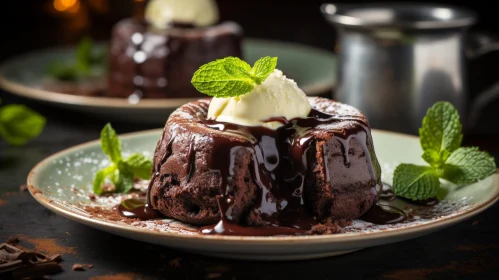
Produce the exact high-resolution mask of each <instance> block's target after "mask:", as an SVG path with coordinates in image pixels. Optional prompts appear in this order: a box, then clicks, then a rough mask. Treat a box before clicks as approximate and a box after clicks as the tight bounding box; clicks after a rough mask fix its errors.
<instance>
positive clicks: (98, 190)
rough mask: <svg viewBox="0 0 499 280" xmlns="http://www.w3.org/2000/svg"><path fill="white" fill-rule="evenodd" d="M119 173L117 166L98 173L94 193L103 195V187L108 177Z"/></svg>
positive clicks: (110, 166) (112, 165) (113, 165)
mask: <svg viewBox="0 0 499 280" xmlns="http://www.w3.org/2000/svg"><path fill="white" fill-rule="evenodd" d="M116 171H117V167H116V165H115V164H111V165H109V166H108V167H106V168H104V169H101V170H99V171H97V173H96V174H95V176H94V183H93V191H94V193H95V194H102V193H103V190H102V185H103V184H104V182H105V180H106V178H107V177H109V176H111V175H112V174H114V173H115V172H116Z"/></svg>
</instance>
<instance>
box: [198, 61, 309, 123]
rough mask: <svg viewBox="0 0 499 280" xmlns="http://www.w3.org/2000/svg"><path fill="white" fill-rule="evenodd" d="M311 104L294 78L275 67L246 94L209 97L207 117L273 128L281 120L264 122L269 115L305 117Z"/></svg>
mask: <svg viewBox="0 0 499 280" xmlns="http://www.w3.org/2000/svg"><path fill="white" fill-rule="evenodd" d="M310 110H311V107H310V103H309V102H308V99H307V96H306V95H305V93H304V92H303V91H302V90H301V89H300V88H299V87H298V86H297V85H296V82H295V81H293V80H291V79H288V78H286V76H284V75H283V73H282V72H281V71H280V70H278V69H275V70H274V72H272V73H271V74H270V75H269V76H268V77H267V79H265V81H264V82H263V83H261V84H260V85H257V86H255V88H254V89H253V90H252V91H251V92H250V93H248V94H244V95H240V96H236V97H228V98H218V97H214V98H213V99H212V100H211V103H210V107H209V109H208V119H212V120H216V121H219V122H228V123H235V124H239V125H245V126H265V127H268V128H271V129H276V128H278V127H280V126H282V125H283V124H282V123H280V122H277V121H271V122H264V121H266V120H269V119H271V118H273V117H284V118H286V119H288V120H290V119H293V118H306V117H307V116H308V114H309V113H310Z"/></svg>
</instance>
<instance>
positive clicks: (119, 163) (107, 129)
mask: <svg viewBox="0 0 499 280" xmlns="http://www.w3.org/2000/svg"><path fill="white" fill-rule="evenodd" d="M100 142H101V148H102V151H103V152H104V153H105V154H106V155H107V156H108V157H109V158H110V159H111V162H112V163H111V164H109V165H108V166H107V167H106V168H103V169H101V170H99V171H98V172H97V173H96V174H95V176H94V182H93V191H94V193H95V194H98V195H100V194H102V193H103V192H104V190H103V189H102V186H103V184H104V183H105V181H106V179H109V180H110V181H111V182H112V183H113V185H114V187H115V189H114V191H115V192H119V193H127V192H129V191H130V190H131V189H133V186H134V180H135V178H140V179H148V178H149V177H150V176H151V172H152V160H151V159H148V158H146V157H145V156H144V155H142V154H138V153H134V154H132V155H130V156H129V157H127V158H126V159H123V156H122V154H121V152H122V151H121V141H120V139H119V138H118V135H117V134H116V131H115V130H114V129H113V127H112V126H111V124H110V123H107V124H106V125H105V126H104V128H102V130H101V139H100Z"/></svg>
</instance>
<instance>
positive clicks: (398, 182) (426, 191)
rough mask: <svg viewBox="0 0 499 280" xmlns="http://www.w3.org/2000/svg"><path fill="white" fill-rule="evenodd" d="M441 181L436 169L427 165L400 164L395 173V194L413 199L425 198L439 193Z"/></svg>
mask: <svg viewBox="0 0 499 280" xmlns="http://www.w3.org/2000/svg"><path fill="white" fill-rule="evenodd" d="M439 187H440V181H439V180H438V176H437V174H436V173H435V170H434V169H433V168H430V167H426V166H419V165H414V164H400V165H398V166H397V168H396V169H395V172H394V174H393V192H394V194H395V195H398V196H402V197H405V198H409V199H412V200H425V199H429V198H433V197H435V196H436V195H437V193H438V190H439Z"/></svg>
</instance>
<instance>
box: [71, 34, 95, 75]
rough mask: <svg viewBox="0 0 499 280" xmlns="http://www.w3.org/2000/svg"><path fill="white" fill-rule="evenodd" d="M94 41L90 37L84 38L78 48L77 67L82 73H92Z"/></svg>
mask: <svg viewBox="0 0 499 280" xmlns="http://www.w3.org/2000/svg"><path fill="white" fill-rule="evenodd" d="M92 47H93V42H92V39H90V38H89V37H85V38H83V39H82V40H81V41H80V43H79V45H78V48H77V49H76V65H75V66H76V69H77V71H78V72H79V73H80V74H89V73H90V66H91V65H90V63H91V61H90V60H91V54H92Z"/></svg>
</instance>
